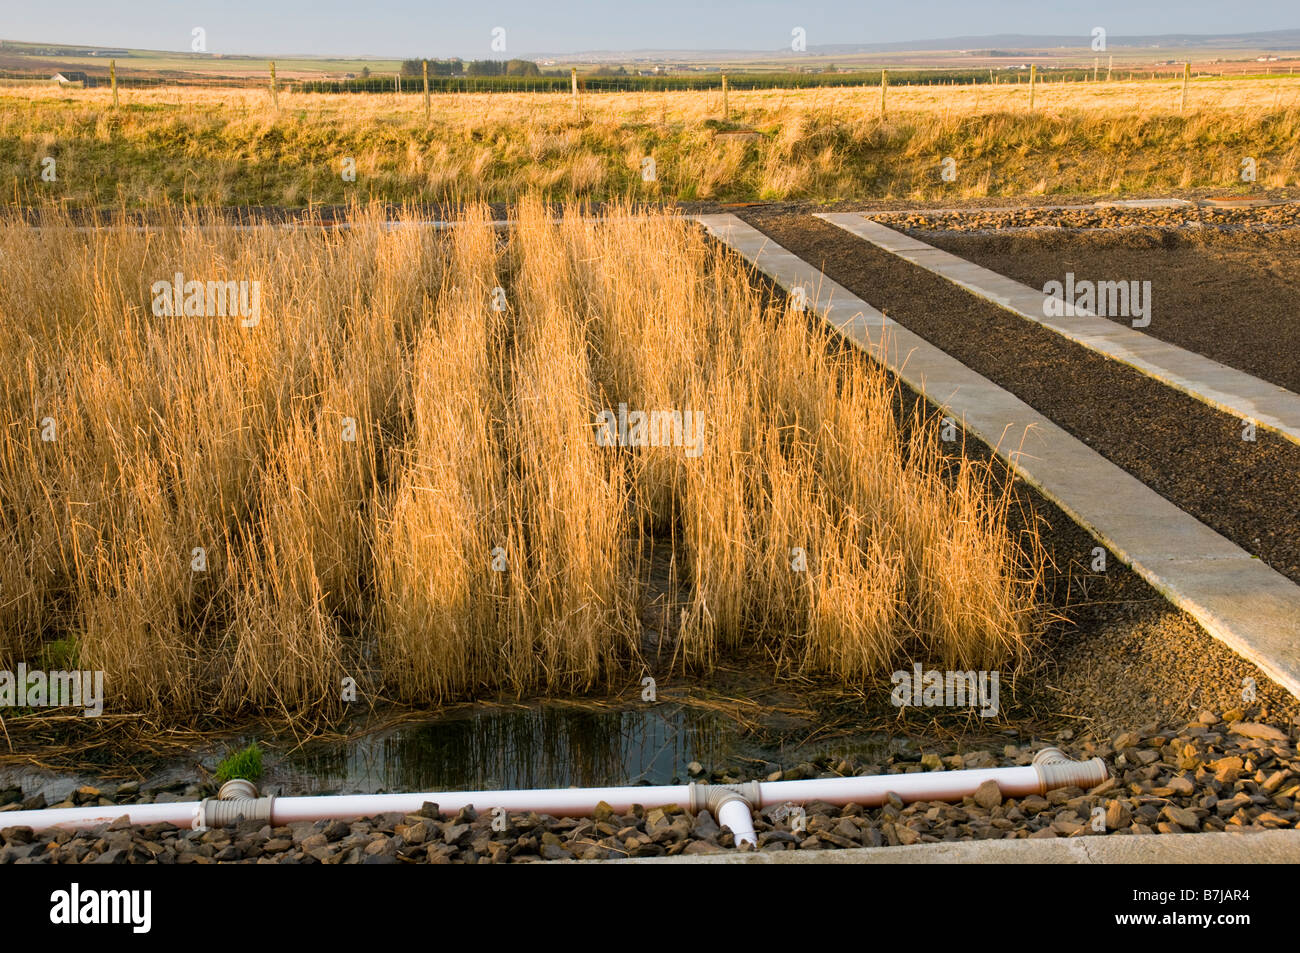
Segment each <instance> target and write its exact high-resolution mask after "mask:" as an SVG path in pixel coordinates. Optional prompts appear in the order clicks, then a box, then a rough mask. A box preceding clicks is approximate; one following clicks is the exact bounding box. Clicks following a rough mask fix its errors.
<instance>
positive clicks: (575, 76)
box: [569, 66, 581, 115]
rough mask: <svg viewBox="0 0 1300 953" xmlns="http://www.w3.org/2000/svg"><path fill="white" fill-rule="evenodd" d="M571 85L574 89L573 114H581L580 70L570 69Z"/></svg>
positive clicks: (573, 67) (572, 67) (574, 67)
mask: <svg viewBox="0 0 1300 953" xmlns="http://www.w3.org/2000/svg"><path fill="white" fill-rule="evenodd" d="M569 83H570V85H571V86H572V87H573V112H574V114H575V115H577V114H578V113H580V112H581V110H580V109H579V108H578V68H577V67H576V66H571V67H569Z"/></svg>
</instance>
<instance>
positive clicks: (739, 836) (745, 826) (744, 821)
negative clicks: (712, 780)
mask: <svg viewBox="0 0 1300 953" xmlns="http://www.w3.org/2000/svg"><path fill="white" fill-rule="evenodd" d="M718 824H720V825H721V826H722V827H729V828H731V836H732V837H733V838H734V839H735V841H736V846H737V847H739V846H740V845H741V844H754V845H757V844H758V835H757V834H755V833H754V815H753V811H752V810H751V808H750V806H749V802H748V801H746V800H745V799H744V798H739V797H738V798H733V799H732V800H730V801H725V802H724V803H723V804H722V806H721V807H719V808H718Z"/></svg>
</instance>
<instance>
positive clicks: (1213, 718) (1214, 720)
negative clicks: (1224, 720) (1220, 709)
mask: <svg viewBox="0 0 1300 953" xmlns="http://www.w3.org/2000/svg"><path fill="white" fill-rule="evenodd" d="M1196 720H1197V721H1198V722H1200V723H1201V724H1202V725H1214V724H1218V721H1219V716H1218V715H1216V714H1215V713H1214V712H1212V711H1202V712H1201V713H1200V714H1199V715H1197V716H1196Z"/></svg>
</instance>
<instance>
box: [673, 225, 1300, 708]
mask: <svg viewBox="0 0 1300 953" xmlns="http://www.w3.org/2000/svg"><path fill="white" fill-rule="evenodd" d="M696 220H697V221H699V222H700V224H702V225H703V226H704V227H705V228H706V229H707V230H708V231H709V232H710V233H711V234H713V235H714V236H715V237H716V238H718V239H719V240H720V241H722V242H723V243H725V244H726V245H728V246H730V247H731V248H732V249H733V250H734V251H736V252H737V253H738V254H740V255H741V256H742V257H744V258H745V259H746V260H747V261H749V262H750V263H751V264H753V265H754V266H755V267H757V268H758V269H759V270H760V271H762V272H764V273H765V274H767V275H768V276H769V277H771V278H772V279H773V280H775V281H776V282H777V283H778V284H779V285H780V286H781V287H783V288H784V289H785V290H787V291H790V290H791V289H793V288H795V287H803V288H804V289H805V294H806V296H807V299H808V306H809V307H810V308H813V309H814V310H816V311H817V312H818V313H820V314H821V315H822V316H823V317H824V319H825V320H826V321H827V322H828V323H829V324H830V325H831V326H832V327H834V328H836V329H837V330H838V331H839V332H840V333H841V334H842V335H843V336H844V337H845V338H847V339H848V340H849V341H851V342H852V343H854V344H855V345H857V346H858V347H859V348H861V349H862V350H864V351H866V352H867V354H868V355H869V356H871V357H872V358H873V359H874V360H876V361H878V362H879V363H881V364H883V365H884V366H885V367H886V368H888V369H889V370H890V371H892V372H893V373H894V374H896V375H897V376H898V377H899V379H900V380H901V381H902V382H903V383H904V384H906V385H907V386H908V387H909V388H911V389H912V390H913V391H916V392H917V393H919V394H921V395H922V396H924V397H925V398H926V399H927V400H928V401H929V402H930V403H931V404H932V405H934V406H936V407H939V408H941V409H942V410H943V411H944V412H945V413H948V414H949V415H951V416H952V417H953V418H954V419H955V420H956V421H957V422H959V423H961V424H962V425H963V427H964V428H965V429H966V430H967V432H969V433H970V434H971V435H972V436H974V437H975V438H977V439H979V440H980V441H982V442H983V443H985V444H987V445H988V446H989V447H991V448H992V449H993V450H994V452H995V453H996V454H997V455H998V456H999V457H1001V458H1002V459H1004V460H1005V461H1006V462H1007V463H1008V464H1009V465H1010V466H1011V467H1012V468H1013V470H1015V472H1016V473H1017V474H1018V475H1019V476H1020V477H1021V478H1022V479H1024V480H1025V481H1026V482H1028V483H1029V484H1031V485H1032V486H1034V487H1035V488H1036V489H1038V491H1039V492H1041V493H1042V494H1043V495H1044V496H1046V497H1047V498H1048V499H1049V500H1051V501H1052V502H1053V503H1055V504H1056V505H1057V506H1058V507H1060V508H1061V509H1062V510H1063V511H1064V512H1065V513H1066V515H1068V516H1069V517H1070V518H1071V519H1073V520H1074V521H1075V522H1076V523H1078V524H1079V525H1080V526H1082V527H1083V528H1084V529H1086V530H1087V531H1088V532H1089V533H1091V534H1092V535H1093V536H1095V537H1096V538H1097V539H1098V540H1100V541H1101V542H1102V543H1103V544H1105V545H1106V547H1107V548H1109V549H1110V550H1111V552H1113V553H1115V555H1116V556H1117V557H1118V558H1119V559H1120V560H1122V561H1123V562H1124V563H1126V564H1127V565H1129V566H1130V567H1131V568H1132V569H1133V570H1134V571H1135V572H1137V573H1138V574H1139V575H1140V576H1142V578H1143V579H1145V580H1146V581H1147V582H1148V583H1150V584H1151V585H1152V586H1153V587H1154V588H1155V589H1156V590H1157V591H1158V592H1160V593H1161V594H1162V595H1163V596H1165V598H1167V599H1168V600H1169V601H1170V602H1171V603H1173V604H1174V605H1175V606H1177V607H1178V608H1180V609H1183V610H1185V611H1186V612H1188V613H1189V614H1190V615H1192V617H1193V618H1195V619H1196V620H1197V622H1198V623H1200V625H1201V626H1202V627H1203V628H1204V629H1205V630H1206V631H1207V632H1209V633H1210V634H1211V635H1212V636H1214V637H1215V638H1217V639H1219V640H1220V641H1221V642H1223V643H1224V644H1225V645H1227V646H1228V647H1229V648H1231V649H1232V650H1233V651H1234V652H1236V653H1237V654H1238V655H1240V656H1241V657H1242V658H1244V659H1246V660H1248V661H1250V662H1253V663H1254V664H1255V665H1257V666H1259V668H1260V669H1261V670H1262V671H1263V672H1265V673H1266V674H1267V675H1268V676H1269V677H1270V678H1271V679H1273V680H1274V681H1275V682H1277V683H1278V685H1280V686H1281V687H1283V688H1284V689H1285V690H1287V691H1288V692H1290V693H1291V694H1293V695H1296V696H1297V697H1300V586H1296V584H1295V583H1293V582H1291V580H1289V579H1287V578H1286V577H1285V576H1283V575H1282V574H1281V573H1278V572H1277V571H1275V570H1273V569H1271V568H1270V567H1268V566H1267V565H1265V564H1264V563H1263V562H1261V561H1260V560H1258V559H1255V558H1254V557H1252V556H1251V555H1250V554H1249V553H1247V552H1246V551H1245V550H1243V549H1241V548H1240V547H1239V546H1237V545H1236V544H1234V543H1232V542H1231V541H1229V540H1227V539H1225V538H1224V537H1222V536H1220V535H1219V534H1218V533H1216V532H1214V530H1212V529H1210V528H1209V527H1208V526H1206V525H1205V524H1203V523H1201V522H1200V521H1199V520H1197V519H1196V518H1195V517H1193V516H1191V515H1190V514H1188V513H1186V512H1184V511H1183V510H1181V509H1179V508H1178V507H1177V506H1175V505H1174V504H1173V503H1170V502H1169V501H1168V500H1166V499H1165V498H1164V497H1162V496H1160V495H1159V494H1158V493H1156V492H1155V491H1154V490H1152V489H1151V488H1150V487H1148V486H1146V484H1144V483H1142V482H1141V481H1139V480H1138V479H1137V478H1136V477H1134V476H1132V475H1131V474H1129V473H1127V472H1126V471H1124V470H1122V469H1121V468H1120V467H1118V466H1116V465H1115V464H1114V463H1111V462H1110V461H1109V460H1107V459H1106V458H1104V457H1102V456H1101V455H1100V454H1099V453H1097V452H1096V451H1095V450H1093V449H1092V448H1090V447H1088V446H1087V445H1086V444H1084V443H1083V442H1082V441H1080V440H1078V439H1077V438H1075V437H1073V436H1071V435H1070V434H1069V433H1067V432H1066V431H1065V430H1063V429H1062V428H1061V427H1059V426H1057V425H1056V424H1054V423H1053V422H1052V421H1050V420H1049V419H1047V418H1046V417H1045V416H1043V415H1042V414H1041V413H1039V412H1038V411H1036V410H1034V409H1033V408H1032V407H1030V406H1029V405H1028V404H1026V403H1025V402H1024V401H1022V400H1020V399H1019V398H1017V397H1015V396H1014V395H1013V394H1011V393H1009V392H1008V391H1006V390H1004V389H1002V388H1001V387H998V386H997V385H996V384H994V383H993V382H992V381H990V380H988V379H987V378H985V377H982V376H980V375H979V374H977V373H975V372H974V371H972V370H971V369H970V368H968V367H966V366H965V365H964V364H962V363H961V362H960V361H958V360H956V359H955V358H953V357H951V356H950V355H948V354H946V353H945V352H943V351H941V350H940V349H939V348H937V347H935V346H934V345H932V344H930V343H929V342H928V341H926V340H925V339H924V338H922V337H920V336H919V335H917V334H914V333H913V332H911V331H909V330H907V329H906V328H904V327H902V326H901V325H899V324H898V323H897V322H895V321H892V320H890V319H889V318H887V317H885V316H884V315H883V314H881V313H880V312H879V311H877V310H876V309H874V308H872V307H871V306H870V305H869V304H867V303H866V302H865V301H863V300H862V299H860V298H858V297H856V296H854V295H853V294H851V293H850V292H849V291H848V290H847V289H845V288H843V287H841V286H840V285H838V284H836V283H835V282H834V281H832V280H831V279H830V278H828V277H826V275H824V274H823V273H822V272H820V271H819V270H817V269H816V268H814V267H813V266H812V265H810V264H808V263H807V262H805V261H803V260H802V259H800V258H798V257H797V256H795V255H794V254H792V253H791V252H789V251H787V250H786V249H784V248H782V247H781V246H779V245H777V244H776V243H774V242H772V241H771V240H770V239H769V238H767V237H766V236H765V235H763V234H762V233H761V232H759V231H758V230H757V229H755V228H753V227H751V226H749V225H747V224H745V223H744V222H742V221H741V220H740V219H738V218H736V217H735V216H734V215H703V216H697V219H696ZM1009 447H1011V448H1012V449H1008V448H1009Z"/></svg>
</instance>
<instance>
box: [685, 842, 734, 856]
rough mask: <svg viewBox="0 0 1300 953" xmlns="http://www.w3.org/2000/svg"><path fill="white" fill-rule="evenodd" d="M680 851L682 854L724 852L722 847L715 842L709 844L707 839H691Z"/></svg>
mask: <svg viewBox="0 0 1300 953" xmlns="http://www.w3.org/2000/svg"><path fill="white" fill-rule="evenodd" d="M682 853H683V854H721V853H724V851H723V848H721V847H719V846H718V845H716V844H710V843H709V842H708V841H703V840H693V841H691V842H690V843H689V844H687V845H686V848H685V850H683V851H682Z"/></svg>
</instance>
